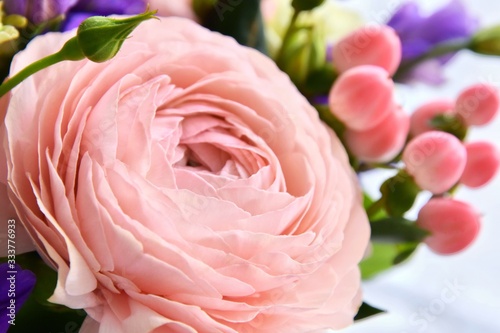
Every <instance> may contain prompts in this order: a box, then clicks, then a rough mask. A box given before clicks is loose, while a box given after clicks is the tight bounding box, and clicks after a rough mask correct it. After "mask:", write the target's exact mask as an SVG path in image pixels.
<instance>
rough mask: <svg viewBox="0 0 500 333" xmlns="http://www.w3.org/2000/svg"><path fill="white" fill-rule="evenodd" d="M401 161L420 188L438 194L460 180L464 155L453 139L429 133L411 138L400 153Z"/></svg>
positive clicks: (441, 134)
mask: <svg viewBox="0 0 500 333" xmlns="http://www.w3.org/2000/svg"><path fill="white" fill-rule="evenodd" d="M402 159H403V162H404V163H405V164H406V170H407V172H408V173H409V174H410V175H411V176H413V178H414V179H415V182H416V183H417V185H418V186H420V188H422V189H424V190H428V191H431V192H432V193H434V194H440V193H444V192H446V191H447V190H449V189H450V188H451V187H452V186H453V185H455V184H456V183H457V182H458V181H459V179H460V177H461V176H462V173H463V171H464V168H465V163H466V160H467V154H466V151H465V147H464V146H463V145H462V143H461V142H460V140H458V139H457V138H456V137H455V136H453V135H451V134H448V133H445V132H438V131H431V132H425V133H423V134H420V135H418V136H416V137H415V138H413V139H412V140H411V141H410V142H409V143H408V145H407V146H406V148H405V150H404V151H403V158H402Z"/></svg>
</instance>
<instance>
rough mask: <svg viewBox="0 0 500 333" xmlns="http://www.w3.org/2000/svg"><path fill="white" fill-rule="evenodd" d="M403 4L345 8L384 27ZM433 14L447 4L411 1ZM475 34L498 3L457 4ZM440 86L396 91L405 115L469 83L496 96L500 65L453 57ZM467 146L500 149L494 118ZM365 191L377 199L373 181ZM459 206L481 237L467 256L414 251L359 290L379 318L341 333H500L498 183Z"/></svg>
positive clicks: (471, 0) (493, 16)
mask: <svg viewBox="0 0 500 333" xmlns="http://www.w3.org/2000/svg"><path fill="white" fill-rule="evenodd" d="M403 2H404V1H402V0H395V1H387V0H359V1H355V0H352V1H345V2H344V3H345V5H346V6H348V7H352V8H354V9H356V10H357V11H359V12H361V13H362V15H363V16H364V19H365V21H367V22H376V23H384V22H385V21H384V19H385V20H386V19H387V18H388V17H389V16H390V15H391V14H392V13H393V12H394V10H395V9H397V7H398V5H399V4H401V3H403ZM415 2H417V3H418V4H419V5H421V6H422V8H423V10H424V12H425V11H428V12H432V11H434V10H436V9H437V8H439V7H440V6H443V5H444V4H446V3H447V2H448V1H447V0H444V1H442V0H432V1H431V0H429V1H427V0H417V1H415ZM462 2H463V3H464V4H465V5H466V6H467V8H468V10H469V11H470V12H471V13H473V15H475V16H476V17H477V18H478V19H479V24H480V27H486V26H491V25H494V24H500V1H498V0H462ZM444 75H445V77H446V80H447V81H446V83H444V84H443V85H441V86H428V85H423V84H414V85H412V86H410V87H399V98H400V101H401V103H402V105H403V106H404V108H405V110H406V111H407V112H411V111H412V110H414V109H415V108H416V107H417V106H418V105H420V104H422V103H424V102H426V101H430V100H432V99H433V98H436V97H450V98H455V97H456V96H457V95H458V93H459V91H460V90H462V89H463V88H465V87H467V86H468V85H470V84H472V83H478V82H488V83H490V84H493V85H495V86H497V87H499V88H500V57H498V58H495V57H489V56H480V55H477V54H472V53H470V52H468V51H462V52H460V53H459V54H458V55H457V56H456V57H454V58H453V59H452V61H451V62H450V63H448V65H447V66H446V67H445V73H444ZM469 135H470V136H469V138H470V141H473V140H477V139H487V140H490V141H493V142H495V143H496V144H497V145H498V146H500V117H497V118H496V120H495V121H494V122H493V123H491V124H489V125H487V126H486V127H482V128H480V129H472V130H471V132H470V134H469ZM365 183H366V184H367V185H368V186H369V187H370V188H371V189H372V190H373V193H377V188H378V186H379V184H380V180H379V178H378V177H376V176H375V177H373V176H372V177H369V178H368V179H365ZM457 198H458V199H463V200H466V201H468V202H470V203H471V204H473V205H474V206H475V207H476V208H477V209H478V210H479V211H480V212H481V213H482V215H483V221H482V222H483V223H482V230H481V232H480V235H479V238H478V239H477V240H476V242H475V243H474V244H473V245H472V246H471V247H469V248H468V249H467V250H466V251H464V252H462V253H459V254H456V255H452V256H438V255H436V254H433V253H432V252H430V251H429V250H428V249H427V248H426V247H425V246H421V247H420V248H419V249H418V250H417V252H416V253H415V255H414V256H413V257H412V258H411V259H410V260H409V261H408V262H406V263H404V264H403V265H401V266H398V267H396V268H394V269H392V270H390V271H388V272H386V273H382V274H380V275H378V276H377V277H375V278H374V279H372V280H369V281H367V282H365V283H364V294H365V297H364V299H365V301H366V302H368V303H370V304H371V305H373V306H376V307H379V308H381V309H385V310H386V311H387V313H386V314H382V315H378V316H375V317H373V318H370V319H366V320H363V321H359V322H358V323H357V324H355V325H354V326H353V327H351V328H348V329H345V330H343V331H342V332H343V333H360V332H363V333H367V332H368V333H379V332H380V333H414V332H418V333H425V332H426V333H448V332H459V333H499V332H500V318H499V317H500V177H499V176H497V177H496V178H495V179H494V180H493V181H492V182H491V183H489V184H488V185H487V186H485V187H483V188H480V189H476V190H474V191H471V190H468V189H464V188H463V189H460V190H459V192H458V194H457Z"/></svg>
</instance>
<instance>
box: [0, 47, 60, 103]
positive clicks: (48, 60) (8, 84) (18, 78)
mask: <svg viewBox="0 0 500 333" xmlns="http://www.w3.org/2000/svg"><path fill="white" fill-rule="evenodd" d="M63 60H64V57H63V56H62V55H61V54H60V53H59V52H58V53H54V54H51V55H49V56H47V57H45V58H42V59H40V60H38V61H36V62H34V63H32V64H30V65H28V67H26V68H24V69H23V70H22V71H20V72H19V73H17V74H16V75H14V76H13V77H11V78H9V79H7V81H5V82H4V83H3V84H2V85H0V97H2V96H3V95H5V94H6V93H8V92H9V91H10V90H11V89H13V88H14V87H15V86H17V85H18V84H19V83H21V82H22V81H23V80H25V79H26V78H28V77H29V76H30V75H33V74H35V73H36V72H38V71H40V70H42V69H44V68H46V67H49V66H52V65H54V64H57V63H58V62H60V61H63Z"/></svg>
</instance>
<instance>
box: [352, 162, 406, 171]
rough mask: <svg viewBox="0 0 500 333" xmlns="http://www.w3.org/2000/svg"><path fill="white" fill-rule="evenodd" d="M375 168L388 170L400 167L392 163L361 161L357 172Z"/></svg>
mask: <svg viewBox="0 0 500 333" xmlns="http://www.w3.org/2000/svg"><path fill="white" fill-rule="evenodd" d="M373 169H386V170H397V169H398V167H397V166H396V165H393V164H390V163H387V164H386V163H360V165H359V167H358V168H357V169H356V172H364V171H370V170H373Z"/></svg>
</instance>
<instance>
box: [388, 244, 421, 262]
mask: <svg viewBox="0 0 500 333" xmlns="http://www.w3.org/2000/svg"><path fill="white" fill-rule="evenodd" d="M418 244H419V243H408V244H402V245H401V246H399V248H400V249H399V253H398V255H397V256H396V257H395V258H394V260H393V261H392V263H393V264H394V265H398V264H400V263H402V262H403V261H405V260H407V259H408V258H410V256H411V255H412V254H413V253H414V252H415V250H416V249H417V247H418Z"/></svg>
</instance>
